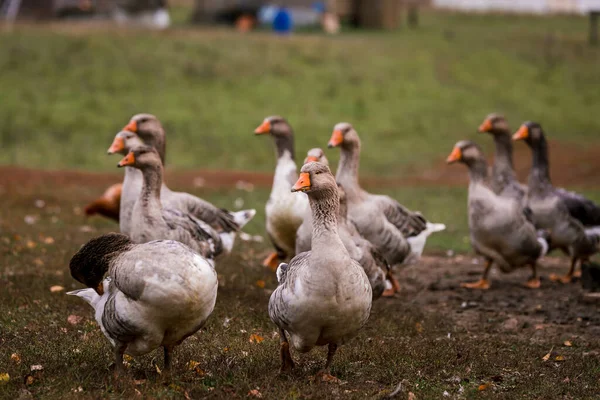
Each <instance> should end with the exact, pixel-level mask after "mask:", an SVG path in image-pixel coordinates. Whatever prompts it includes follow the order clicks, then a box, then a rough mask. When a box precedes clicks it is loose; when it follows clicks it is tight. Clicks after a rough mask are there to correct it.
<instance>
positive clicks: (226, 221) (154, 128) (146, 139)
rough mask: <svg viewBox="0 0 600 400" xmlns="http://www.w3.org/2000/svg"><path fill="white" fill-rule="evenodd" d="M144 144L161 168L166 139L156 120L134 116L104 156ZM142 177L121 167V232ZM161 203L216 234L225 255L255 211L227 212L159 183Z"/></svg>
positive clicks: (126, 227)
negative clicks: (188, 215) (154, 150)
mask: <svg viewBox="0 0 600 400" xmlns="http://www.w3.org/2000/svg"><path fill="white" fill-rule="evenodd" d="M143 144H145V145H148V146H151V147H154V148H155V149H156V150H157V151H158V154H159V155H160V158H161V160H162V163H163V165H164V161H165V151H166V139H165V131H164V129H163V128H162V125H161V123H160V121H159V120H158V118H156V117H155V116H154V115H151V114H137V115H134V116H133V117H132V118H131V120H130V121H129V123H128V124H127V125H126V126H125V127H124V128H123V130H122V131H121V132H119V133H117V135H116V136H115V138H114V140H113V143H112V145H111V146H110V148H109V149H108V154H115V153H117V154H122V155H126V154H127V153H128V152H129V150H130V149H131V148H133V147H137V146H141V145H143ZM142 180H143V179H142V174H141V172H140V171H139V170H137V169H135V168H129V167H128V168H125V177H124V179H123V192H122V197H121V207H120V208H121V212H120V218H119V226H120V230H121V232H122V233H125V234H128V233H129V232H130V229H131V213H132V212H133V206H134V204H135V202H136V200H137V199H138V197H139V194H140V191H141V188H142ZM160 195H161V200H162V201H163V203H164V204H165V205H166V206H168V207H169V208H173V209H177V210H180V211H182V212H184V213H190V214H192V215H193V216H194V217H196V218H198V219H200V220H202V221H204V222H206V223H207V224H209V225H210V226H211V227H212V228H213V229H215V230H216V231H217V232H219V233H220V235H221V237H222V240H223V245H224V248H225V251H226V252H230V251H231V248H232V247H233V244H234V240H235V235H236V232H237V231H239V230H240V229H241V228H242V227H243V226H244V225H246V224H247V223H248V222H249V221H250V220H251V219H252V218H253V217H254V216H255V215H256V210H254V209H250V210H242V211H238V212H229V211H227V210H225V209H222V208H218V207H216V206H214V205H213V204H211V203H209V202H207V201H205V200H203V199H200V198H198V197H196V196H193V195H191V194H189V193H185V192H175V191H172V190H170V189H169V188H168V187H167V185H165V184H164V183H163V185H162V187H161V193H160Z"/></svg>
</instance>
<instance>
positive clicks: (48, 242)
mask: <svg viewBox="0 0 600 400" xmlns="http://www.w3.org/2000/svg"><path fill="white" fill-rule="evenodd" d="M43 242H44V243H46V244H54V238H53V237H51V236H46V237H45V238H44V240H43Z"/></svg>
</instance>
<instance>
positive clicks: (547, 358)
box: [542, 347, 554, 361]
mask: <svg viewBox="0 0 600 400" xmlns="http://www.w3.org/2000/svg"><path fill="white" fill-rule="evenodd" d="M552 350H554V347H552V348H551V349H550V351H549V352H548V354H546V355H545V356H544V357H542V361H548V360H549V359H550V356H551V355H552Z"/></svg>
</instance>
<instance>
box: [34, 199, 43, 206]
mask: <svg viewBox="0 0 600 400" xmlns="http://www.w3.org/2000/svg"><path fill="white" fill-rule="evenodd" d="M33 204H35V206H36V207H37V208H44V207H45V206H46V202H45V201H44V200H40V199H38V200H36V201H35V202H34V203H33Z"/></svg>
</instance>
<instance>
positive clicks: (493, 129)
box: [477, 113, 510, 135]
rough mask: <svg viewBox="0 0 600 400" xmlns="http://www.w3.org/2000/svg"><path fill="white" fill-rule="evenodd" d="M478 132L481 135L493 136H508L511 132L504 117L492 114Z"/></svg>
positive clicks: (486, 118)
mask: <svg viewBox="0 0 600 400" xmlns="http://www.w3.org/2000/svg"><path fill="white" fill-rule="evenodd" d="M477 130H478V131H479V133H489V134H492V135H506V134H507V133H509V132H510V131H509V129H508V122H506V118H505V117H504V115H502V114H497V113H492V114H489V115H488V116H487V117H485V119H484V120H483V122H482V123H481V125H479V128H478V129H477Z"/></svg>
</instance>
